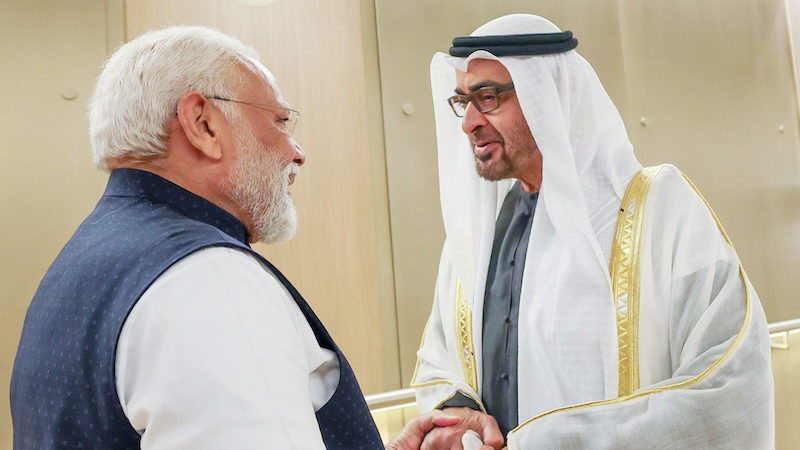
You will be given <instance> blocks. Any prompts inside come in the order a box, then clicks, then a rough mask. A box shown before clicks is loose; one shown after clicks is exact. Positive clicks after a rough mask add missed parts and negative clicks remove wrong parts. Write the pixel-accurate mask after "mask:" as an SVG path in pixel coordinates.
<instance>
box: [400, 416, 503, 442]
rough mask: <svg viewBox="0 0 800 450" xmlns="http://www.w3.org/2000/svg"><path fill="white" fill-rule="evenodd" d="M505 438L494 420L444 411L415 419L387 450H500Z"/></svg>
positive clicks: (490, 417)
mask: <svg viewBox="0 0 800 450" xmlns="http://www.w3.org/2000/svg"><path fill="white" fill-rule="evenodd" d="M503 442H504V439H503V435H502V433H501V432H500V429H499V428H498V427H497V422H496V421H495V419H494V418H493V417H492V416H490V415H488V414H483V413H481V412H479V411H475V410H472V409H470V408H445V409H444V410H443V411H439V410H436V411H431V412H428V413H426V414H423V415H421V416H419V417H416V418H414V419H413V420H412V421H411V422H409V423H407V424H406V426H405V427H404V428H403V430H402V431H400V434H398V435H397V437H395V439H394V440H393V441H392V442H390V443H389V444H387V445H386V448H387V450H412V449H414V450H416V449H422V450H429V449H457V450H462V449H463V450H498V449H500V447H502V446H503Z"/></svg>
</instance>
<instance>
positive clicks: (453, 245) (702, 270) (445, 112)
mask: <svg viewBox="0 0 800 450" xmlns="http://www.w3.org/2000/svg"><path fill="white" fill-rule="evenodd" d="M554 31H558V29H557V28H556V27H555V26H554V25H552V24H551V23H549V22H547V21H546V20H544V19H541V18H538V17H535V16H528V15H513V16H506V17H504V18H500V19H497V20H495V21H492V22H490V23H488V24H486V25H484V26H483V27H481V28H479V29H478V30H476V32H475V33H473V34H476V35H478V34H481V35H497V34H520V33H541V32H554ZM475 58H486V59H495V60H498V61H500V62H501V63H502V64H503V65H505V66H506V68H507V69H508V70H509V72H510V74H511V76H512V79H513V81H514V84H515V91H516V95H517V97H518V98H519V102H520V105H521V107H522V110H523V113H524V115H525V118H526V119H527V121H528V123H529V126H530V128H531V132H532V134H533V136H534V137H535V139H536V142H537V145H538V147H539V149H540V151H541V153H542V156H543V163H544V167H543V182H542V187H541V191H540V196H539V203H538V204H537V209H536V213H535V216H534V221H533V226H532V231H531V238H530V243H529V246H528V252H527V259H526V263H525V274H524V279H523V285H522V293H521V301H520V316H519V342H518V346H519V350H518V355H519V356H518V358H519V361H518V380H519V381H518V391H519V393H518V403H519V423H520V426H519V427H517V428H516V429H515V430H513V431H512V432H511V433H510V434H509V436H508V443H509V446H510V447H511V448H532V447H537V448H540V447H543V448H565V447H599V448H604V447H612V448H619V447H622V448H628V447H656V448H663V447H670V446H674V447H676V448H678V447H734V448H762V447H771V446H773V445H774V443H773V442H774V417H773V416H774V413H773V393H772V392H773V391H772V377H771V369H770V359H769V358H770V354H769V340H768V334H767V326H766V320H765V317H764V313H763V310H762V308H761V306H760V304H759V301H758V297H757V296H756V294H755V292H754V291H753V290H752V288H750V287H749V283H748V282H746V281H745V280H746V276H745V275H744V272H743V271H740V268H739V260H738V257H737V256H736V254H735V252H734V250H733V248H732V247H731V245H729V243H728V242H727V241H726V238H725V236H724V235H723V234H722V232H721V229H720V228H719V227H718V224H717V222H716V220H715V218H714V217H713V215H712V214H711V212H710V210H709V209H708V207H707V206H706V205H705V203H704V201H703V200H702V198H701V197H700V196H699V195H698V194H697V193H696V192H695V191H694V189H693V188H692V187H691V186H690V185H689V183H687V182H686V181H685V180H684V178H683V177H682V176H681V174H680V172H679V171H677V169H675V168H674V167H671V166H664V167H663V168H662V169H661V170H660V171H659V173H658V175H657V176H656V177H655V179H654V181H653V183H652V186H651V187H650V191H649V194H648V196H647V201H646V203H645V210H644V222H643V229H642V235H641V236H642V243H641V247H640V248H641V258H640V260H639V264H640V265H639V268H640V272H639V274H640V276H639V281H640V290H639V294H640V312H639V314H640V315H639V321H638V330H639V340H638V365H639V366H638V367H639V388H638V390H636V391H635V392H634V393H633V395H629V396H624V397H620V398H618V397H619V351H618V342H617V322H616V313H615V302H614V301H613V294H612V286H611V279H610V276H609V267H608V266H609V260H610V255H611V247H612V242H613V234H614V231H615V228H616V223H617V213H618V211H619V208H620V204H621V200H622V196H623V194H624V192H625V188H626V187H627V185H628V183H629V181H630V180H631V178H632V177H633V176H634V174H635V173H637V172H638V171H639V170H640V168H641V166H640V165H639V164H638V162H637V161H636V159H635V156H634V155H633V149H632V146H631V145H630V142H629V141H628V138H627V133H626V132H625V129H624V125H623V124H622V120H621V118H620V117H619V114H618V113H617V111H616V108H615V107H614V106H613V104H612V103H611V101H610V99H609V98H608V96H607V94H606V93H605V90H604V89H603V88H602V85H601V84H600V82H599V80H598V79H597V76H596V75H595V74H594V71H593V70H592V69H591V67H590V66H589V64H588V63H587V62H586V61H585V60H584V59H583V58H581V57H580V55H578V54H577V52H575V51H570V52H567V53H563V54H558V55H548V56H543V57H503V58H497V57H495V56H493V55H491V54H489V53H487V52H484V51H478V52H475V53H473V54H472V55H471V56H470V57H469V58H451V57H449V56H446V55H442V54H438V55H436V56H435V57H434V60H433V62H432V64H431V78H432V86H433V93H434V108H435V114H436V121H437V140H438V147H439V166H440V188H441V197H442V198H441V200H442V211H443V218H444V223H445V231H446V234H447V238H446V241H445V245H444V248H443V251H442V258H441V262H440V267H439V278H438V280H437V285H436V293H435V297H434V305H433V310H432V313H431V317H430V319H429V322H428V325H427V327H426V331H425V333H424V336H423V343H422V345H421V348H420V351H419V353H418V366H417V370H416V371H415V375H414V379H413V380H412V386H414V387H416V388H417V400H418V402H419V405H420V409H421V410H423V411H425V410H429V409H432V408H435V407H437V406H438V405H439V404H441V403H442V402H444V401H446V400H447V399H448V398H450V397H452V396H453V395H454V394H455V392H456V391H459V392H461V393H463V394H465V395H467V396H468V397H471V398H473V399H474V400H476V401H477V402H478V403H479V404H480V395H481V379H480V377H481V361H482V353H481V348H480V344H481V341H482V339H481V326H482V317H483V291H484V286H485V283H486V271H487V267H488V261H489V255H490V252H491V246H492V236H493V234H494V221H495V219H496V215H497V212H498V209H499V205H501V204H502V199H503V198H504V196H505V195H506V193H507V192H508V190H509V188H510V186H511V180H507V181H501V182H497V183H494V182H488V181H484V180H481V179H479V178H478V177H477V175H476V174H475V170H474V162H473V161H472V155H471V152H470V151H469V146H468V143H467V141H466V138H465V137H464V135H463V134H462V133H461V132H460V129H459V125H460V121H459V119H458V118H456V117H455V116H454V115H453V114H452V112H451V111H449V107H448V105H447V104H446V101H445V99H446V97H447V96H449V95H452V94H451V92H452V89H453V88H454V87H455V74H454V70H453V67H458V68H460V69H461V70H464V69H465V68H466V66H467V64H468V62H469V61H470V60H471V59H475ZM748 292H749V295H747V293H748ZM459 297H461V298H462V299H463V301H460V302H459V301H458V298H459ZM459 309H461V314H458V311H459ZM465 309H468V313H471V316H469V315H467V316H466V317H471V320H469V323H468V324H465V323H464V322H461V323H457V322H458V321H457V317H465V315H464V310H465ZM465 341H468V343H469V345H467V346H465V345H464V342H465ZM465 349H466V351H465Z"/></svg>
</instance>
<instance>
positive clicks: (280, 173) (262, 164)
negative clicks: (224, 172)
mask: <svg viewBox="0 0 800 450" xmlns="http://www.w3.org/2000/svg"><path fill="white" fill-rule="evenodd" d="M237 131H238V136H237V139H238V142H237V145H238V147H239V148H238V149H237V150H238V153H239V155H240V156H239V158H238V159H237V160H236V162H234V163H233V167H232V168H231V172H230V174H229V175H228V179H227V180H226V184H227V185H228V189H229V192H230V196H231V198H232V199H233V201H234V204H236V205H237V206H238V207H239V208H241V209H242V210H243V211H244V212H245V213H247V215H248V216H249V217H250V218H251V219H252V220H253V228H254V232H255V234H256V235H257V238H258V240H259V241H260V242H264V243H266V244H273V243H276V242H281V241H285V240H287V239H291V238H292V237H293V236H294V233H295V231H296V230H297V211H296V210H295V207H294V201H292V197H291V196H290V195H289V175H291V174H295V175H296V174H297V173H298V171H299V166H298V165H297V164H296V163H290V164H288V165H286V166H284V167H281V162H280V160H279V159H278V158H277V156H276V154H277V152H276V150H275V149H273V148H272V147H270V146H267V145H263V144H261V143H260V142H258V139H256V137H255V136H253V133H252V132H251V130H250V129H249V128H246V127H241V128H239V130H237Z"/></svg>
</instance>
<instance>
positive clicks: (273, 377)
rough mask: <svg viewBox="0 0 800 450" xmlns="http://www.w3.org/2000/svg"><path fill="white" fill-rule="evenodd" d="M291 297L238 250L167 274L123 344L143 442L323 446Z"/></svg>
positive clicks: (134, 315)
mask: <svg viewBox="0 0 800 450" xmlns="http://www.w3.org/2000/svg"><path fill="white" fill-rule="evenodd" d="M291 302H293V300H292V299H291V297H290V296H289V295H288V293H287V292H286V290H285V288H283V286H282V285H281V284H280V283H279V282H278V281H277V280H276V279H275V278H274V277H273V276H271V274H269V273H267V272H265V269H264V268H263V267H262V266H261V265H260V263H259V262H258V261H257V260H256V259H255V258H253V257H252V256H250V255H247V254H245V253H243V252H241V251H239V250H234V249H228V248H212V249H206V250H202V251H200V252H197V253H195V254H192V255H190V256H188V257H187V258H185V259H184V260H182V261H180V262H179V263H178V264H176V265H175V266H173V267H172V268H170V269H169V270H168V271H167V272H165V273H164V274H162V276H160V277H159V278H158V279H157V280H156V281H155V283H154V284H153V285H152V286H151V287H150V288H149V289H148V290H147V291H146V292H145V294H144V295H143V296H142V298H141V299H140V301H139V302H138V303H137V305H136V307H135V308H134V309H133V311H132V312H131V314H130V316H129V318H128V319H127V321H126V323H125V326H124V329H123V333H122V335H121V337H120V340H119V343H118V358H117V363H116V365H117V367H116V372H117V375H118V393H119V395H120V401H121V404H122V406H123V409H124V411H125V414H126V416H127V417H128V419H129V420H130V422H131V424H132V425H133V427H134V428H135V429H136V430H138V431H139V432H140V433H142V441H141V445H142V448H143V449H148V448H151V449H152V448H191V449H218V448H236V449H263V448H293V449H294V448H303V449H306V448H309V449H310V448H315V449H321V448H324V445H323V442H322V437H321V434H320V431H319V426H318V424H317V422H316V417H315V415H314V407H313V406H312V401H311V398H310V393H309V372H310V371H313V370H314V369H315V368H314V367H311V368H310V367H309V361H313V360H314V359H313V358H310V359H309V358H308V357H307V356H308V355H306V351H305V350H304V347H303V337H302V333H301V332H300V330H299V329H298V325H297V317H296V315H294V314H293V310H292V309H291V307H292V306H293V303H291ZM337 374H338V371H337ZM337 377H338V375H337Z"/></svg>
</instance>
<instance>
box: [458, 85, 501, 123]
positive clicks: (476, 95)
mask: <svg viewBox="0 0 800 450" xmlns="http://www.w3.org/2000/svg"><path fill="white" fill-rule="evenodd" d="M448 100H449V102H450V106H451V107H452V108H453V112H455V113H456V115H457V116H458V117H464V113H465V112H466V111H467V106H468V105H469V102H470V101H472V103H473V104H474V105H475V107H476V108H477V109H478V111H480V112H482V113H485V112H489V111H493V110H495V109H497V108H498V107H499V106H500V102H499V100H498V94H497V88H496V87H494V86H489V87H483V88H480V89H477V90H476V91H475V92H472V93H471V94H468V95H454V96H452V97H450V98H449V99H448Z"/></svg>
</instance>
